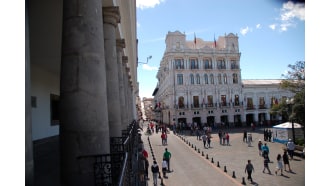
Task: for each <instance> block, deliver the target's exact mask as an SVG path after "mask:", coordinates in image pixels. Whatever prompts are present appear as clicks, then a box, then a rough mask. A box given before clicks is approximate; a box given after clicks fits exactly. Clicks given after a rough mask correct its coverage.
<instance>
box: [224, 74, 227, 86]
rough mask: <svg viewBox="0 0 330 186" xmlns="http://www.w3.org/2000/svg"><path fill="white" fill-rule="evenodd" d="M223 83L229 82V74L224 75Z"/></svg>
mask: <svg viewBox="0 0 330 186" xmlns="http://www.w3.org/2000/svg"><path fill="white" fill-rule="evenodd" d="M223 83H224V84H227V74H224V75H223Z"/></svg>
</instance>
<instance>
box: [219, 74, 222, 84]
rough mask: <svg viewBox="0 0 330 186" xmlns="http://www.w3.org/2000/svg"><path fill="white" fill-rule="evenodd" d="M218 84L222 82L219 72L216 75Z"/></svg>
mask: <svg viewBox="0 0 330 186" xmlns="http://www.w3.org/2000/svg"><path fill="white" fill-rule="evenodd" d="M218 84H222V78H221V74H219V75H218Z"/></svg>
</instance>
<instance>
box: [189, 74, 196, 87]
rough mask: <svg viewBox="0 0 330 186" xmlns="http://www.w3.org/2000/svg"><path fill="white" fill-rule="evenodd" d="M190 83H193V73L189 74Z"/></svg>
mask: <svg viewBox="0 0 330 186" xmlns="http://www.w3.org/2000/svg"><path fill="white" fill-rule="evenodd" d="M190 84H192V85H193V84H195V83H194V75H193V74H190Z"/></svg>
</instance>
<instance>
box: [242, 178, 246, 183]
mask: <svg viewBox="0 0 330 186" xmlns="http://www.w3.org/2000/svg"><path fill="white" fill-rule="evenodd" d="M242 185H246V183H245V178H244V177H243V178H242Z"/></svg>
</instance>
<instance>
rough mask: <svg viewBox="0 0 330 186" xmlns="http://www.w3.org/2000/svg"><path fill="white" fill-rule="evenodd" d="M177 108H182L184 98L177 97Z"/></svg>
mask: <svg viewBox="0 0 330 186" xmlns="http://www.w3.org/2000/svg"><path fill="white" fill-rule="evenodd" d="M179 108H184V97H182V96H181V97H179Z"/></svg>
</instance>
